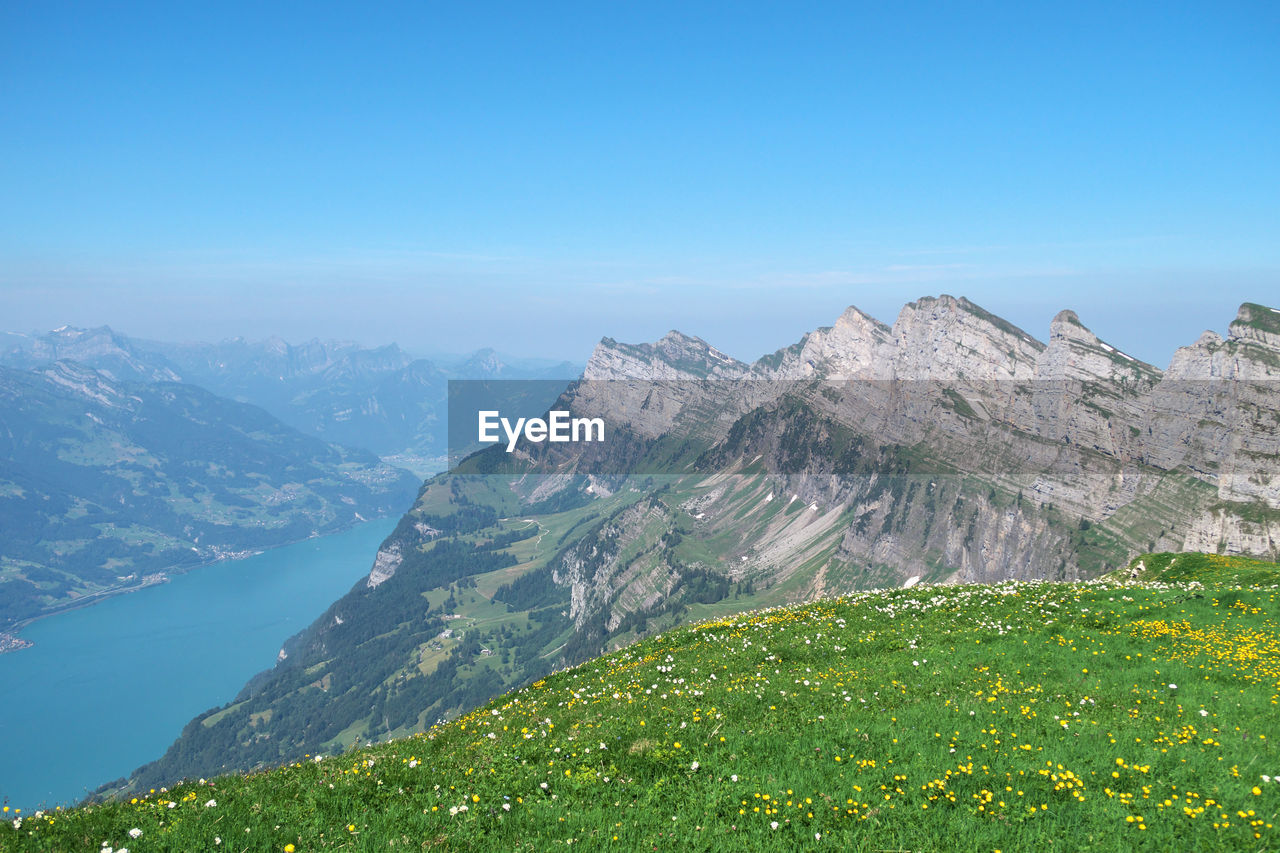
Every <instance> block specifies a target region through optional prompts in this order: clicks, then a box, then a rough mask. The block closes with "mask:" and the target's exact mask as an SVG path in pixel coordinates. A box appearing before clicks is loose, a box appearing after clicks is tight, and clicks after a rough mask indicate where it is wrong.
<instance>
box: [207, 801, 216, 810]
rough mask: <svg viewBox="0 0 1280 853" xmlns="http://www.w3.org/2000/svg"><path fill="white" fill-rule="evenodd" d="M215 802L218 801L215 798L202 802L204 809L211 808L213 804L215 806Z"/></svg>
mask: <svg viewBox="0 0 1280 853" xmlns="http://www.w3.org/2000/svg"><path fill="white" fill-rule="evenodd" d="M217 804H218V801H217V800H210V801H209V802H207V803H205V804H204V807H205V808H206V809H211V808H213V807H214V806H216V805H217Z"/></svg>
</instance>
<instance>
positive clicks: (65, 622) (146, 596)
mask: <svg viewBox="0 0 1280 853" xmlns="http://www.w3.org/2000/svg"><path fill="white" fill-rule="evenodd" d="M395 524H396V519H383V520H379V521H372V522H368V523H366V524H362V525H360V526H359V527H356V528H353V529H351V530H348V531H346V532H344V533H338V534H334V535H332V536H325V537H323V538H319V539H309V540H307V541H305V542H299V543H297V544H295V545H286V546H284V547H282V548H276V549H273V550H271V551H267V552H265V553H262V554H259V555H257V556H254V557H249V558H246V559H243V560H233V561H228V562H224V563H216V564H214V565H211V566H205V567H204V568H201V569H196V570H194V571H191V572H188V573H187V574H184V575H176V576H174V577H172V578H171V580H170V581H169V583H166V584H159V585H157V586H153V587H148V588H146V589H143V590H140V591H138V592H135V593H131V594H129V595H121V596H117V597H115V598H110V599H107V600H106V601H103V602H101V603H99V604H95V605H93V606H92V607H86V608H84V609H83V610H75V611H72V612H70V613H63V614H60V615H57V616H51V617H49V618H47V619H41V620H40V621H38V622H35V623H33V624H31V625H28V626H27V627H26V628H24V629H23V630H22V631H21V633H20V634H19V636H21V637H22V638H23V639H26V640H30V641H31V642H33V643H35V645H34V646H33V647H32V648H29V649H23V650H21V651H17V652H10V653H8V654H3V655H0V801H2V802H4V803H6V804H7V805H10V806H17V807H20V808H21V809H22V810H23V812H24V813H25V812H28V811H29V810H32V809H35V808H36V807H38V806H49V805H57V804H64V805H65V804H68V803H73V802H75V801H77V800H79V799H80V798H81V797H83V796H84V795H85V794H86V793H88V792H89V791H92V790H93V789H94V788H97V787H98V786H99V785H102V784H103V783H105V782H110V781H112V780H114V779H118V778H119V777H121V776H125V775H127V774H128V773H129V772H130V771H132V770H133V769H134V768H136V767H138V766H139V765H141V764H145V763H146V762H148V761H151V760H153V759H155V758H158V757H159V756H160V755H161V754H162V753H163V752H164V751H165V750H166V749H168V747H169V745H170V744H171V743H173V741H174V739H175V738H176V737H177V736H178V734H179V733H180V732H181V731H182V727H183V726H184V725H186V723H187V722H188V721H189V720H190V719H191V718H192V717H194V716H195V715H196V714H199V713H200V712H202V711H205V710H208V709H209V708H212V707H215V706H217V705H221V704H223V703H225V702H229V701H231V700H232V699H233V698H235V695H236V693H238V692H239V690H240V688H241V687H243V686H244V683H245V682H246V681H247V680H248V679H249V678H250V677H251V676H253V675H254V674H255V673H258V672H261V671H262V670H264V669H269V668H270V667H271V666H273V665H274V664H275V660H276V654H277V653H278V652H279V651H280V646H281V644H282V643H283V642H284V640H285V639H287V638H288V637H290V636H292V635H294V634H296V633H297V632H298V631H301V630H302V629H303V628H305V627H306V626H307V625H309V624H311V622H312V621H313V620H314V619H315V618H316V617H317V616H319V615H320V614H321V613H323V612H324V611H325V609H326V608H327V607H328V606H329V605H330V604H332V603H333V602H334V601H335V600H336V599H338V598H339V597H341V596H342V595H343V594H344V593H346V592H347V591H348V590H349V589H351V587H352V586H353V585H354V584H355V583H356V582H357V581H358V580H360V579H361V578H362V577H364V576H365V575H367V574H368V572H369V568H370V566H372V565H373V558H374V555H375V554H376V552H377V550H378V545H379V544H381V542H382V540H383V539H385V538H386V537H387V535H388V534H389V533H390V532H391V531H392V529H394V528H395Z"/></svg>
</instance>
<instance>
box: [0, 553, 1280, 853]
mask: <svg viewBox="0 0 1280 853" xmlns="http://www.w3.org/2000/svg"><path fill="white" fill-rule="evenodd" d="M528 547H533V544H532V542H530V545H529V546H528ZM1278 777H1280V568H1278V567H1277V566H1276V565H1273V564H1267V563H1260V562H1256V561H1252V560H1244V559H1236V558H1227V557H1219V556H1209V555H1190V554H1180V555H1175V554H1163V555H1147V556H1146V557H1143V558H1141V559H1140V560H1135V561H1134V563H1133V564H1132V565H1131V566H1130V568H1128V569H1125V570H1122V571H1120V572H1117V573H1115V574H1113V575H1112V576H1109V577H1106V578H1103V579H1100V580H1097V581H1090V582H1086V583H1076V584H1066V583H1000V584H995V585H984V586H930V585H922V586H916V587H912V588H909V589H895V590H888V591H873V592H865V593H856V594H853V595H849V596H845V597H841V598H834V599H824V600H820V601H815V602H812V603H808V604H803V605H798V606H791V607H777V608H771V609H768V610H762V611H755V612H749V613H737V614H729V615H718V616H715V617H713V618H710V619H707V620H704V621H702V622H699V623H696V624H692V625H688V626H685V627H681V628H677V629H674V630H671V631H669V632H667V633H665V634H662V635H659V636H656V637H653V638H650V639H646V640H643V641H641V642H639V643H636V644H634V645H631V646H629V647H627V648H624V649H621V650H619V651H617V652H614V653H612V654H609V655H605V656H603V657H601V658H597V659H595V660H593V661H590V662H588V663H586V664H583V665H581V666H578V667H575V668H573V669H569V670H566V671H562V672H558V673H555V674H553V675H551V676H548V677H547V678H545V679H543V680H539V681H537V682H535V683H533V684H531V685H528V686H526V687H524V688H522V689H520V690H517V691H514V692H512V693H508V694H506V695H504V696H502V697H500V698H498V699H496V700H494V701H493V702H490V703H488V704H487V705H485V706H484V707H482V708H479V709H477V710H475V711H472V712H471V713H468V714H467V715H465V716H463V717H461V718H459V719H457V720H454V721H451V722H448V723H445V724H442V725H439V726H436V727H433V728H432V729H430V730H429V731H428V732H426V733H424V734H420V735H416V736H413V737H410V738H406V739H402V740H396V741H392V742H389V743H384V744H379V745H375V746H371V747H365V748H360V749H354V750H351V751H348V752H346V753H343V754H340V755H330V756H310V757H308V759H307V760H306V761H302V762H298V763H295V764H292V765H289V766H287V767H282V768H278V769H274V770H270V771H267V772H262V773H257V774H249V775H237V776H227V777H221V778H217V779H208V780H191V781H189V782H186V783H184V784H181V785H178V786H176V787H173V788H170V789H168V790H156V791H153V792H150V793H148V794H147V795H146V796H140V797H137V798H130V799H127V800H121V801H112V802H107V803H102V804H96V805H91V806H86V807H80V808H75V809H68V810H54V811H48V812H37V813H35V814H17V813H15V812H13V811H8V812H6V813H5V814H4V818H5V823H3V824H0V849H4V850H47V851H70V850H97V851H102V850H107V849H110V850H112V851H116V853H118V851H120V850H122V849H127V850H129V851H133V853H137V851H147V850H228V851H240V850H261V851H293V852H294V853H296V852H297V851H307V850H423V849H427V850H436V849H439V850H458V849H469V850H491V849H492V850H546V849H549V848H556V847H560V846H562V845H563V846H571V845H573V846H576V845H587V846H588V847H589V848H591V849H605V848H616V849H619V850H638V849H644V850H725V851H729V850H743V849H761V850H772V849H776V850H794V849H799V848H804V849H808V848H813V849H819V848H825V847H829V848H831V849H837V850H863V851H921V850H957V851H969V850H973V851H988V853H989V851H993V850H1002V851H1023V850H1033V849H1036V850H1042V849H1055V850H1072V851H1079V850H1135V849H1137V850H1152V851H1164V850H1196V851H1208V850H1275V849H1277V848H1280V833H1277V831H1276V829H1275V826H1274V825H1275V824H1276V823H1278V822H1280V780H1278Z"/></svg>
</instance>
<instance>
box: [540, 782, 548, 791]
mask: <svg viewBox="0 0 1280 853" xmlns="http://www.w3.org/2000/svg"><path fill="white" fill-rule="evenodd" d="M539 787H540V788H542V790H544V791H545V790H547V783H546V782H543V783H542V784H541V785H540V786H539Z"/></svg>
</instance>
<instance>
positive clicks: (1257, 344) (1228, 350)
mask: <svg viewBox="0 0 1280 853" xmlns="http://www.w3.org/2000/svg"><path fill="white" fill-rule="evenodd" d="M1277 352H1280V311H1277V310H1276V309H1274V308H1269V307H1267V306H1265V305H1259V304H1257V303H1254V302H1246V303H1244V304H1243V305H1241V306H1240V309H1239V310H1238V311H1237V312H1236V319H1235V320H1234V321H1233V322H1232V323H1231V326H1230V328H1229V330H1228V334H1227V338H1226V340H1223V339H1222V338H1221V337H1219V336H1218V335H1217V334H1216V333H1215V332H1211V331H1207V332H1205V333H1204V334H1202V335H1201V336H1200V339H1199V340H1197V341H1196V342H1195V343H1194V344H1192V345H1191V346H1189V347H1182V348H1181V349H1179V350H1178V351H1177V352H1175V353H1174V354H1173V360H1172V361H1170V362H1169V369H1168V370H1167V371H1166V372H1165V376H1167V377H1169V378H1171V379H1276V378H1280V357H1278V356H1277V355H1276V353H1277Z"/></svg>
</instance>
